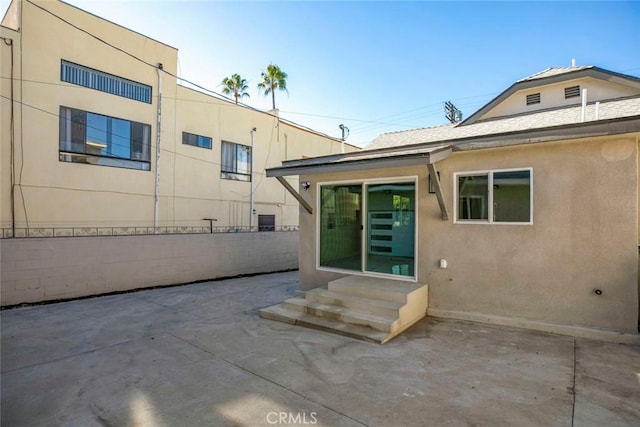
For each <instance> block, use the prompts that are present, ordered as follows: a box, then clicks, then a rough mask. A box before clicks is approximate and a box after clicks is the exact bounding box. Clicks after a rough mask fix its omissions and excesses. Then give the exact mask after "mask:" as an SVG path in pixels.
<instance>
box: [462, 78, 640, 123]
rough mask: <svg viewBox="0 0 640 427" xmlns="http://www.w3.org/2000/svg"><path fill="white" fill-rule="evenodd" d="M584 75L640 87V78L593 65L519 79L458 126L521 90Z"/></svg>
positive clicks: (475, 118) (472, 119) (472, 120)
mask: <svg viewBox="0 0 640 427" xmlns="http://www.w3.org/2000/svg"><path fill="white" fill-rule="evenodd" d="M583 77H593V78H596V79H599V80H605V81H608V82H611V83H617V84H621V85H625V86H631V87H634V88H636V89H640V79H639V78H636V77H633V76H628V75H626V74H621V73H616V72H613V71H609V70H605V69H603V68H598V67H592V68H585V69H582V70H576V71H569V72H567V73H562V74H558V75H555V76H549V77H542V78H537V79H532V80H524V81H519V82H516V83H514V84H512V85H511V86H509V87H508V88H507V89H506V90H505V91H504V92H502V93H501V94H500V95H498V96H496V97H495V98H493V99H492V100H491V101H489V102H488V103H487V104H486V105H485V106H483V107H481V108H480V109H479V110H478V111H476V112H475V113H473V114H472V115H470V116H469V117H467V118H466V119H465V120H463V121H462V122H460V124H459V125H458V126H465V125H470V124H473V123H475V122H476V121H478V120H479V119H480V118H481V117H482V116H484V115H485V114H486V113H487V112H489V111H490V110H492V109H493V108H495V107H496V106H497V105H498V104H500V103H501V102H502V101H504V100H505V99H507V98H508V97H510V96H511V95H513V94H514V93H516V92H517V91H519V90H524V89H530V88H533V87H537V86H546V85H549V84H554V83H560V82H563V81H567V80H574V79H579V78H583Z"/></svg>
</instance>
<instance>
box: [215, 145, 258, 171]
mask: <svg viewBox="0 0 640 427" xmlns="http://www.w3.org/2000/svg"><path fill="white" fill-rule="evenodd" d="M221 146H222V162H221V165H220V177H221V178H223V179H232V180H235V181H251V147H249V146H248V145H241V144H235V143H233V142H228V141H222V144H221Z"/></svg>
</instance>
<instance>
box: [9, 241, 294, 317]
mask: <svg viewBox="0 0 640 427" xmlns="http://www.w3.org/2000/svg"><path fill="white" fill-rule="evenodd" d="M297 247H298V232H264V233H228V234H189V235H158V236H123V237H115V236H114V237H69V238H67V237H60V238H27V239H2V240H0V259H1V264H0V304H1V305H2V306H6V305H12V304H20V303H26V302H39V301H48V300H57V299H64V298H75V297H82V296H88V295H99V294H104V293H109V292H117V291H126V290H131V289H138V288H146V287H152V286H161V285H172V284H179V283H189V282H193V281H198V280H207V279H215V278H218V277H231V276H238V275H242V274H252V273H267V272H273V271H282V270H290V269H296V268H297V267H298V259H297Z"/></svg>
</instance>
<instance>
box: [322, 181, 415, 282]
mask: <svg viewBox="0 0 640 427" xmlns="http://www.w3.org/2000/svg"><path fill="white" fill-rule="evenodd" d="M415 188H416V185H415V182H414V181H410V182H406V181H399V182H379V181H376V182H364V183H358V184H345V185H322V186H320V192H319V196H320V199H319V207H320V210H319V211H320V218H319V236H318V238H319V266H320V267H325V268H331V269H339V270H349V271H354V272H361V273H362V272H370V273H373V274H388V275H394V276H404V277H415V229H416V219H415V206H416V191H415ZM363 212H364V214H363Z"/></svg>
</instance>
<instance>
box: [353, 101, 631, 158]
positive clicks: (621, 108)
mask: <svg viewBox="0 0 640 427" xmlns="http://www.w3.org/2000/svg"><path fill="white" fill-rule="evenodd" d="M585 113H586V114H585V116H586V121H589V122H590V121H596V104H595V103H590V104H588V105H587V108H586V111H585ZM631 116H640V96H632V97H628V98H624V99H615V100H611V101H601V102H599V105H598V119H597V120H598V121H600V120H609V119H618V118H623V117H631ZM581 119H582V107H581V106H579V105H578V106H567V107H558V108H553V109H549V110H541V111H536V112H533V113H522V114H518V115H514V116H509V117H501V118H494V119H488V120H483V121H481V122H477V123H473V124H468V125H465V126H461V125H460V124H457V125H454V124H447V125H442V126H435V127H430V128H422V129H413V130H408V131H402V132H393V133H384V134H382V135H379V136H378V137H377V138H376V139H374V140H373V141H372V142H371V143H369V144H368V145H367V146H366V147H364V149H365V150H372V149H379V148H390V147H398V146H403V145H412V144H422V143H429V142H444V141H451V140H456V139H460V138H470V137H478V136H486V135H492V134H502V133H505V132H517V131H523V130H534V129H543V128H548V127H553V126H561V125H569V124H580V123H581Z"/></svg>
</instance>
